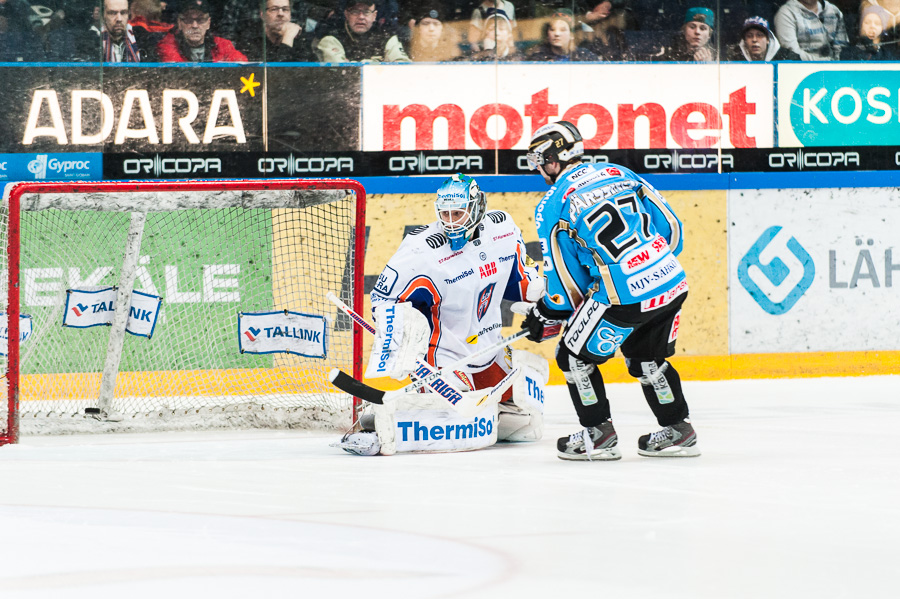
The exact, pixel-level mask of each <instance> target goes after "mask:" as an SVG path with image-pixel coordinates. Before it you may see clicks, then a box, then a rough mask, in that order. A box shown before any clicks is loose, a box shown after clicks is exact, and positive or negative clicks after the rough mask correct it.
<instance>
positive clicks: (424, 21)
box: [409, 1, 462, 62]
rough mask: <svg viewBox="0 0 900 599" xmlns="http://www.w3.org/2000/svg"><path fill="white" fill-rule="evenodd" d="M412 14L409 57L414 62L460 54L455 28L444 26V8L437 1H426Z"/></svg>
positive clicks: (454, 56)
mask: <svg viewBox="0 0 900 599" xmlns="http://www.w3.org/2000/svg"><path fill="white" fill-rule="evenodd" d="M413 14H414V16H413V18H411V19H410V21H409V29H410V31H411V32H412V38H411V40H410V45H409V57H410V58H411V59H412V60H413V61H414V62H445V61H448V60H454V59H455V58H457V57H458V56H459V55H460V54H462V52H461V51H460V49H459V37H458V35H457V33H456V30H455V29H453V28H452V27H444V9H443V7H442V5H441V4H440V3H439V2H437V1H432V2H426V3H425V4H424V5H422V6H421V7H419V9H418V10H417V11H416V12H415V13H413Z"/></svg>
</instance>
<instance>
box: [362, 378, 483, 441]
mask: <svg viewBox="0 0 900 599" xmlns="http://www.w3.org/2000/svg"><path fill="white" fill-rule="evenodd" d="M473 393H478V392H473ZM375 429H376V431H377V432H378V438H379V440H380V441H381V453H382V454H383V455H391V454H394V453H417V452H428V453H432V452H456V451H471V450H473V449H482V448H484V447H488V446H490V445H493V444H494V443H496V442H497V429H498V426H497V403H496V402H489V403H486V404H484V405H483V406H482V407H481V408H480V409H479V411H478V412H476V413H475V414H474V415H472V416H467V415H463V414H460V413H458V412H456V411H454V410H452V409H447V408H446V402H445V401H444V400H443V398H441V397H439V396H437V395H435V394H433V393H408V394H405V395H403V396H402V397H400V398H398V399H397V400H396V401H392V402H390V403H388V404H385V405H383V406H375Z"/></svg>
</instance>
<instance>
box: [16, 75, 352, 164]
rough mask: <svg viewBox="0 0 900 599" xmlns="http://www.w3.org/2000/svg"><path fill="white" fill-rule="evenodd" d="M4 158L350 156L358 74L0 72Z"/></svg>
mask: <svg viewBox="0 0 900 599" xmlns="http://www.w3.org/2000/svg"><path fill="white" fill-rule="evenodd" d="M0 77H2V80H3V82H4V84H3V86H2V88H0V104H2V105H3V107H4V110H3V114H2V115H0V153H3V152H29V153H52V152H104V153H123V152H219V153H225V152H241V151H251V152H259V151H263V150H266V149H274V150H277V151H283V152H292V151H293V152H296V151H308V150H319V151H344V150H357V149H359V148H358V145H359V119H358V114H359V99H360V92H359V70H358V69H355V68H329V67H309V68H303V67H291V68H263V67H262V66H260V65H230V66H202V67H200V66H193V67H190V68H189V67H184V66H172V67H159V66H157V67H148V66H138V67H106V66H104V67H102V68H101V67H94V68H92V67H90V66H88V65H85V66H84V67H78V68H61V67H29V68H27V69H26V68H19V67H12V66H11V67H2V68H0Z"/></svg>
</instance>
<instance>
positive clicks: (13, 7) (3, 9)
mask: <svg viewBox="0 0 900 599" xmlns="http://www.w3.org/2000/svg"><path fill="white" fill-rule="evenodd" d="M31 12H32V11H31V6H30V5H29V4H28V3H27V2H25V0H0V62H39V61H41V60H44V58H45V55H44V49H43V47H42V46H41V41H40V39H39V38H38V36H37V35H36V34H35V32H34V29H33V28H32V25H31V21H30V20H29V17H30V16H31Z"/></svg>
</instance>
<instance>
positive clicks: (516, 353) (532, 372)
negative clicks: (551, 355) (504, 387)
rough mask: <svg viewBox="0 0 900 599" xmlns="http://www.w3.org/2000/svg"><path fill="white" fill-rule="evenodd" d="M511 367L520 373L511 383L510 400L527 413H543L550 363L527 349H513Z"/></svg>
mask: <svg viewBox="0 0 900 599" xmlns="http://www.w3.org/2000/svg"><path fill="white" fill-rule="evenodd" d="M512 363H513V369H519V370H520V371H521V373H522V374H520V375H519V376H518V378H517V379H516V381H515V382H514V383H513V393H512V400H513V403H515V404H516V405H517V406H518V407H519V408H520V409H521V410H522V411H523V412H525V413H527V414H543V413H544V387H545V386H546V385H547V381H548V380H549V379H550V365H549V364H548V363H547V360H545V359H544V358H542V357H541V356H538V355H535V354H533V353H531V352H529V351H524V350H519V349H517V350H513V352H512Z"/></svg>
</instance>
